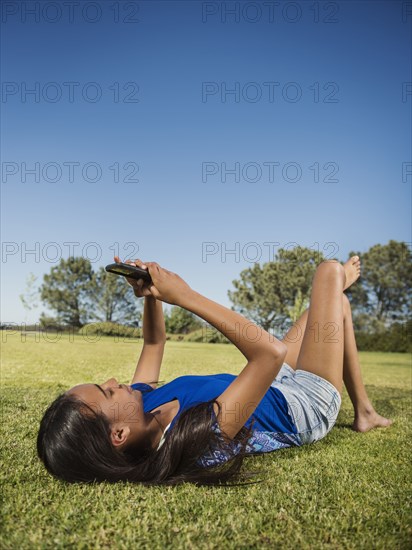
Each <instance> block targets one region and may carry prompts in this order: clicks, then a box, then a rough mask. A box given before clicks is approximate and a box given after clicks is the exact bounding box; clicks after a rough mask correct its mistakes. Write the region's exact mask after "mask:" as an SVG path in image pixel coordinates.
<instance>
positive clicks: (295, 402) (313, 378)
mask: <svg viewBox="0 0 412 550" xmlns="http://www.w3.org/2000/svg"><path fill="white" fill-rule="evenodd" d="M271 386H272V387H274V388H277V389H278V390H280V391H281V392H282V394H283V395H284V397H285V399H286V401H287V403H288V409H289V414H290V416H291V418H292V420H293V422H294V424H295V426H296V429H297V434H298V436H299V439H300V440H301V444H302V445H306V444H308V443H314V442H315V441H319V439H322V438H323V437H325V435H326V434H327V433H328V432H329V431H330V430H331V429H332V428H333V426H334V424H335V422H336V419H337V417H338V414H339V409H340V406H341V404H342V398H341V396H340V393H339V392H338V390H337V389H336V388H335V386H334V385H333V384H331V383H330V382H328V381H327V380H325V379H324V378H322V377H321V376H318V375H317V374H313V373H312V372H308V371H305V370H300V369H297V370H296V371H295V370H293V369H292V367H291V366H290V365H288V364H287V363H283V365H282V368H281V369H280V371H279V373H278V375H277V376H276V378H275V380H274V381H273V382H272V384H271Z"/></svg>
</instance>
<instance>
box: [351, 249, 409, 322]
mask: <svg viewBox="0 0 412 550" xmlns="http://www.w3.org/2000/svg"><path fill="white" fill-rule="evenodd" d="M353 254H357V255H358V256H359V257H360V259H361V276H360V279H359V281H358V282H357V283H356V284H355V285H353V286H351V287H350V288H349V289H348V290H347V291H346V292H347V294H348V296H349V298H350V300H351V303H352V306H353V308H354V320H355V318H356V319H357V323H358V325H359V324H360V323H361V324H362V328H363V329H368V328H372V329H373V327H376V328H378V327H382V326H386V327H387V326H389V325H391V323H393V322H394V321H401V322H402V321H406V320H408V319H409V318H410V315H411V301H412V300H411V299H412V269H411V267H412V265H411V260H412V255H411V250H410V248H409V247H408V243H405V242H399V241H394V240H390V241H389V243H388V244H386V245H381V244H376V245H374V246H372V247H371V248H370V249H369V250H368V251H367V252H365V253H361V252H351V253H350V256H352V255H353ZM359 328H361V327H360V326H359Z"/></svg>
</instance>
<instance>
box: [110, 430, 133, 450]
mask: <svg viewBox="0 0 412 550" xmlns="http://www.w3.org/2000/svg"><path fill="white" fill-rule="evenodd" d="M129 435H130V428H129V427H128V426H115V427H114V428H113V429H112V432H111V434H110V439H111V441H112V443H113V445H114V446H115V447H122V446H123V445H124V444H125V443H126V441H127V439H128V437H129Z"/></svg>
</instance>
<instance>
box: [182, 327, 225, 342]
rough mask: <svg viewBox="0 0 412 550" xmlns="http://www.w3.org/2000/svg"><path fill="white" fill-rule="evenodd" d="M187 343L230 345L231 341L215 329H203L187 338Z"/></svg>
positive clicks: (195, 331)
mask: <svg viewBox="0 0 412 550" xmlns="http://www.w3.org/2000/svg"><path fill="white" fill-rule="evenodd" d="M185 342H203V343H207V344H230V340H228V339H227V338H226V336H223V334H222V333H221V332H219V331H218V330H216V329H215V328H213V327H207V328H206V327H203V328H200V329H198V330H194V331H193V332H190V333H189V334H187V335H186V336H185Z"/></svg>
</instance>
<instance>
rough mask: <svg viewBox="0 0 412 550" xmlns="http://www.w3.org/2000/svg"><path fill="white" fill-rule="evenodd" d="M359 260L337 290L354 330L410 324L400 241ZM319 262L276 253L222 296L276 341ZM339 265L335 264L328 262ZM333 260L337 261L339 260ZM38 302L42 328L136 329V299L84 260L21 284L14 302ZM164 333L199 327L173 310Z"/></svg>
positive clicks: (316, 257) (407, 274) (408, 278)
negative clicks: (354, 275)
mask: <svg viewBox="0 0 412 550" xmlns="http://www.w3.org/2000/svg"><path fill="white" fill-rule="evenodd" d="M354 254H358V255H359V256H360V258H361V262H362V263H361V277H360V279H359V280H358V281H357V283H355V284H354V285H353V286H352V287H350V288H349V289H347V290H346V291H345V292H346V294H347V295H348V297H349V300H350V302H351V304H352V311H353V320H354V325H355V329H356V330H357V331H360V332H363V333H367V332H370V333H375V334H376V333H382V332H383V331H385V330H386V331H387V330H389V329H391V327H392V328H393V325H395V326H406V323H407V321H408V320H410V314H411V302H412V300H411V298H412V290H411V289H412V270H411V259H412V255H411V250H410V248H409V247H408V244H407V243H405V242H399V241H394V240H390V241H389V242H388V244H386V245H381V244H376V245H374V246H372V247H371V248H370V249H369V250H368V251H367V252H360V251H351V252H350V254H349V256H352V255H354ZM325 259H332V258H326V257H325V256H324V255H323V254H322V253H321V252H318V251H314V250H312V249H309V248H305V247H299V246H298V247H295V248H294V249H290V250H289V249H279V250H278V253H277V254H276V256H275V258H274V259H273V261H270V262H267V263H263V264H262V265H261V264H259V263H255V264H254V265H253V266H251V267H248V268H246V269H244V270H243V271H241V272H240V274H239V277H238V279H235V280H233V281H232V284H233V287H234V290H231V291H230V290H229V291H228V297H229V299H230V301H231V302H232V306H231V308H232V309H233V310H235V311H238V312H239V313H241V314H242V315H244V316H246V317H247V318H249V319H251V320H252V321H253V322H255V323H256V324H257V325H259V326H261V327H262V328H264V329H265V330H267V331H271V332H273V333H274V334H276V335H277V336H279V335H281V333H284V332H285V331H286V330H287V329H288V328H289V327H290V326H291V324H292V323H293V322H294V321H295V320H296V319H297V318H298V317H299V316H300V315H301V314H302V313H303V311H304V310H305V309H306V308H307V307H308V305H309V299H310V290H311V283H312V278H313V275H314V272H315V270H316V267H317V265H318V264H319V263H320V262H322V261H323V260H325ZM333 259H337V260H339V258H333ZM340 261H341V260H340ZM36 292H37V296H38V297H39V298H40V300H41V301H42V302H43V304H44V305H46V306H47V307H48V308H49V309H50V310H52V311H53V312H54V317H50V316H47V315H45V314H44V313H43V314H42V315H41V318H40V321H41V322H42V324H43V325H48V326H50V325H51V324H59V325H66V326H71V327H76V328H81V327H83V326H84V325H86V324H88V323H91V322H111V323H118V324H124V325H129V326H135V327H137V326H139V325H140V324H141V320H142V311H143V307H142V300H137V299H136V298H135V296H134V294H133V290H132V288H131V287H130V285H128V284H127V282H126V281H125V280H124V279H123V277H118V276H116V275H113V274H110V273H107V272H106V271H105V270H104V268H103V267H100V268H99V269H98V270H97V271H94V270H93V267H92V265H91V263H90V261H89V260H88V259H85V258H82V257H70V258H68V259H62V260H61V261H60V263H59V264H58V265H56V266H54V267H52V268H51V270H50V272H49V273H47V274H45V275H44V276H43V282H42V284H41V286H40V288H39V289H38V291H36V290H35V289H34V281H33V279H32V280H31V281H30V280H29V281H28V288H27V289H26V293H25V294H23V295H21V300H22V302H23V304H24V305H25V307H26V308H27V309H30V307H31V306H30V304H32V303H33V301H34V300H35V296H36ZM165 323H166V331H167V332H169V333H172V334H187V333H189V332H191V331H194V330H196V329H199V328H200V327H202V324H204V321H202V320H201V319H199V318H198V317H197V316H195V315H193V314H192V313H190V312H188V311H186V310H183V309H181V308H179V307H178V306H173V307H172V308H171V309H170V311H169V312H167V311H166V312H165Z"/></svg>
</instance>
